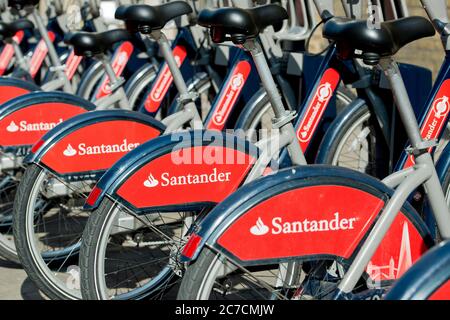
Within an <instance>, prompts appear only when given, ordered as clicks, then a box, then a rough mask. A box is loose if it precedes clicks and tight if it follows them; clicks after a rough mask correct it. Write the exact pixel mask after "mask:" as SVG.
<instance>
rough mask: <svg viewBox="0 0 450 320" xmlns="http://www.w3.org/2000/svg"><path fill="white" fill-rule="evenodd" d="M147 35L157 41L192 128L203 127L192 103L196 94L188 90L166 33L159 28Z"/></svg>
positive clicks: (179, 100)
mask: <svg viewBox="0 0 450 320" xmlns="http://www.w3.org/2000/svg"><path fill="white" fill-rule="evenodd" d="M143 33H144V34H146V33H145V32H143ZM149 36H150V38H152V39H154V40H155V41H157V42H158V45H159V48H160V50H161V53H162V55H163V58H164V60H165V62H166V63H167V66H168V68H169V70H170V73H171V74H172V77H173V82H174V83H175V87H176V88H177V90H178V92H179V93H180V97H179V99H178V102H179V103H182V104H183V106H184V110H185V111H186V112H187V113H189V114H191V115H192V117H193V118H192V121H191V123H192V125H193V127H194V129H201V128H203V125H202V121H201V117H200V114H199V113H198V110H197V106H196V105H195V103H194V101H195V100H196V99H197V94H196V93H192V92H189V90H188V87H187V85H186V82H185V81H184V78H183V75H182V74H181V70H180V68H179V66H178V63H177V61H176V60H175V57H174V55H173V53H172V48H171V46H170V43H169V40H167V37H166V35H165V34H164V32H162V31H161V30H153V31H152V32H151V33H150V34H149Z"/></svg>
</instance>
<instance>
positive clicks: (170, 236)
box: [80, 198, 193, 300]
mask: <svg viewBox="0 0 450 320" xmlns="http://www.w3.org/2000/svg"><path fill="white" fill-rule="evenodd" d="M191 219H193V215H192V214H191V213H189V212H168V213H158V212H155V213H148V214H144V213H140V214H137V213H134V212H131V211H130V210H129V209H128V208H125V207H124V206H122V205H121V204H119V203H117V202H113V201H111V200H110V199H108V198H105V199H104V200H103V201H102V203H101V204H100V206H99V208H98V209H97V210H95V211H94V212H93V213H92V214H91V216H90V217H89V221H88V223H87V226H86V229H85V231H84V234H83V243H82V246H81V251H80V271H81V292H82V295H83V298H84V299H88V300H109V299H116V300H124V299H126V300H130V299H143V298H147V299H161V298H163V297H164V298H166V299H168V298H169V299H170V298H174V297H175V296H176V288H177V283H178V282H179V281H180V276H181V273H182V271H183V269H182V266H181V265H180V264H179V263H178V259H177V258H178V256H179V253H180V251H181V248H182V247H183V245H184V243H185V235H186V232H187V230H188V225H186V223H188V221H191Z"/></svg>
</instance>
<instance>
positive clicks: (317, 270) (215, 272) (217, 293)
mask: <svg viewBox="0 0 450 320" xmlns="http://www.w3.org/2000/svg"><path fill="white" fill-rule="evenodd" d="M293 266H294V267H293ZM347 268H348V266H347V265H345V264H343V263H342V261H340V260H338V259H333V258H330V259H315V260H309V261H307V262H304V261H300V260H299V261H294V260H292V261H291V262H289V263H284V264H268V265H258V266H252V267H245V268H244V267H241V266H239V265H238V264H235V263H234V262H232V261H230V260H228V259H227V258H226V257H225V256H223V255H221V254H220V253H216V252H215V251H213V249H210V248H204V249H203V250H202V252H201V253H200V256H199V257H198V259H197V260H196V261H195V262H194V263H192V264H191V265H190V266H189V267H188V268H187V270H186V273H185V275H184V277H183V280H182V282H181V286H180V289H179V291H178V297H177V298H178V299H179V300H329V299H333V297H334V295H335V293H336V291H337V288H338V285H339V283H340V281H341V280H342V277H343V276H344V274H345V271H346V270H347ZM293 269H296V271H295V272H293V274H295V278H292V280H291V281H292V283H291V284H289V285H286V284H285V283H283V282H284V280H282V278H283V275H285V274H286V273H287V272H288V271H287V270H293ZM367 291H368V287H367V284H366V281H365V280H364V279H361V281H360V282H359V283H358V285H357V286H356V287H355V289H354V292H355V293H356V292H367ZM378 295H379V290H376V291H374V292H373V294H368V296H371V297H372V298H373V299H377V298H376V296H378Z"/></svg>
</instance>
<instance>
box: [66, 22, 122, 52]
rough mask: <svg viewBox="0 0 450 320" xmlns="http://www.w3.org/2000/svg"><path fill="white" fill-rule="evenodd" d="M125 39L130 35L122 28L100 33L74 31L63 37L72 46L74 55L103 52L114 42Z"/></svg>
mask: <svg viewBox="0 0 450 320" xmlns="http://www.w3.org/2000/svg"><path fill="white" fill-rule="evenodd" d="M127 40H131V35H130V33H129V32H128V31H126V30H123V29H116V30H110V31H106V32H102V33H89V32H76V33H70V34H67V35H66V36H65V37H64V42H65V43H66V44H70V45H72V46H73V47H74V50H75V54H76V55H78V56H81V55H84V56H87V57H92V56H94V55H96V54H101V53H104V52H106V51H108V50H109V49H111V47H112V46H113V45H114V44H115V43H117V42H121V41H127Z"/></svg>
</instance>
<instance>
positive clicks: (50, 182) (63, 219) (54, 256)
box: [13, 164, 95, 299]
mask: <svg viewBox="0 0 450 320" xmlns="http://www.w3.org/2000/svg"><path fill="white" fill-rule="evenodd" d="M94 183H95V181H92V180H86V181H80V182H77V183H67V182H64V181H61V180H60V178H58V177H56V176H54V175H53V174H52V173H50V172H49V171H47V170H45V169H43V168H41V167H39V166H37V165H35V164H32V165H30V166H29V167H28V168H27V169H26V170H25V173H24V176H23V178H22V180H21V182H20V184H19V187H18V189H17V194H16V197H15V202H14V210H13V229H14V240H15V244H16V248H17V254H18V256H19V258H20V261H21V263H22V266H23V268H24V269H25V271H26V272H27V274H28V275H29V277H30V278H31V279H32V280H33V282H35V284H36V285H37V286H38V287H39V289H40V290H41V291H42V292H43V293H45V294H46V295H47V296H48V297H49V298H51V299H79V298H81V294H80V291H79V268H78V253H79V248H80V242H81V235H82V233H83V230H84V226H85V224H86V221H87V218H88V212H85V211H83V210H82V207H83V204H84V202H85V200H86V197H87V195H88V194H89V191H90V190H91V189H92V186H93V184H94Z"/></svg>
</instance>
